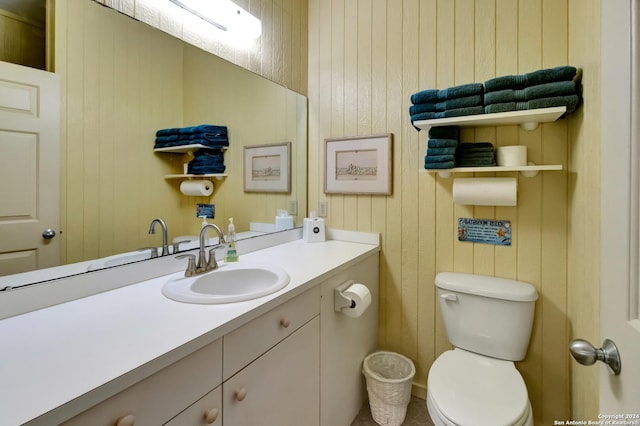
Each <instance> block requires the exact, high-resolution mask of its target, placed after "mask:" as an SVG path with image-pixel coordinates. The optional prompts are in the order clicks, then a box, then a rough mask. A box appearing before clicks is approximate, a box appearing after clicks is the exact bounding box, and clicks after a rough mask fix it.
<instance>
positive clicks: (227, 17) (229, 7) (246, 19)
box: [170, 0, 262, 39]
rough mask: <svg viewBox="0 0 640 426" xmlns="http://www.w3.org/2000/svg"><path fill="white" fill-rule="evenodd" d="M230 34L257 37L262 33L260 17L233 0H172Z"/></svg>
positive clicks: (250, 37) (249, 37) (248, 37)
mask: <svg viewBox="0 0 640 426" xmlns="http://www.w3.org/2000/svg"><path fill="white" fill-rule="evenodd" d="M170 1H171V2H173V3H175V4H177V5H178V6H180V7H182V8H183V9H185V10H187V11H189V12H191V13H193V14H194V15H196V16H198V17H200V18H202V19H204V20H205V21H207V22H209V23H210V24H211V25H214V26H216V27H217V28H219V29H221V30H222V31H226V32H227V33H228V34H229V35H233V36H236V37H242V38H247V39H255V38H258V37H260V35H261V34H262V23H261V22H260V20H259V19H258V18H256V17H255V16H253V15H252V14H250V13H249V12H247V11H246V10H244V9H243V8H241V7H240V6H238V5H236V4H235V3H233V2H232V1H231V0H170Z"/></svg>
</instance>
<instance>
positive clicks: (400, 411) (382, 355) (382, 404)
mask: <svg viewBox="0 0 640 426" xmlns="http://www.w3.org/2000/svg"><path fill="white" fill-rule="evenodd" d="M362 373H363V374H364V377H365V378H366V381H367V393H368V394H369V406H370V407H371V416H372V417H373V420H375V422H376V423H378V424H379V425H383V426H400V425H401V424H402V422H403V421H404V417H405V415H406V414H407V405H408V404H409V400H410V399H411V381H412V379H413V376H414V375H415V374H416V367H415V366H414V365H413V362H412V361H411V360H410V359H409V358H407V357H405V356H403V355H400V354H397V353H395V352H387V351H379V352H374V353H372V354H370V355H367V357H366V358H365V359H364V362H363V365H362Z"/></svg>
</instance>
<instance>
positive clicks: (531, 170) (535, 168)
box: [421, 163, 562, 178]
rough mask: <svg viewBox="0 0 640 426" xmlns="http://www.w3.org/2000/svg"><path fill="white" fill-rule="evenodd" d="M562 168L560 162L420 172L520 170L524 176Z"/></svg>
mask: <svg viewBox="0 0 640 426" xmlns="http://www.w3.org/2000/svg"><path fill="white" fill-rule="evenodd" d="M551 170H562V165H561V164H551V165H537V164H532V163H529V165H527V166H493V167H454V168H453V169H425V170H421V172H427V173H438V176H440V177H441V178H448V177H450V176H451V174H453V173H498V172H520V173H521V174H522V175H523V176H524V177H534V176H536V175H537V174H538V172H541V171H551Z"/></svg>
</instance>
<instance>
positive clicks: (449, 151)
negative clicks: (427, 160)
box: [427, 146, 456, 156]
mask: <svg viewBox="0 0 640 426" xmlns="http://www.w3.org/2000/svg"><path fill="white" fill-rule="evenodd" d="M455 153H456V147H455V146H451V147H447V148H427V155H430V156H433V155H453V154H455Z"/></svg>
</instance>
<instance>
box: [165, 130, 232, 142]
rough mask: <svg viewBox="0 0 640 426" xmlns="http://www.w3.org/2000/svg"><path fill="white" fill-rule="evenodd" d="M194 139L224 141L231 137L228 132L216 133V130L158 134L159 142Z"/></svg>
mask: <svg viewBox="0 0 640 426" xmlns="http://www.w3.org/2000/svg"><path fill="white" fill-rule="evenodd" d="M194 139H206V140H209V141H223V142H225V141H226V142H228V141H229V138H228V137H227V134H226V133H224V134H223V133H215V132H203V133H186V134H173V135H166V136H156V142H157V143H167V142H180V141H190V140H194Z"/></svg>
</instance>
